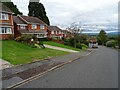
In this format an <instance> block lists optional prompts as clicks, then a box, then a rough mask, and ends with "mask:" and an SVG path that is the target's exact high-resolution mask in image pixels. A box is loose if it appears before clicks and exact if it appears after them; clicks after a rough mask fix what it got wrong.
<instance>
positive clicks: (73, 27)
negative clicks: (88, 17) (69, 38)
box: [67, 22, 82, 48]
mask: <svg viewBox="0 0 120 90" xmlns="http://www.w3.org/2000/svg"><path fill="white" fill-rule="evenodd" d="M67 29H68V30H69V31H71V32H72V34H73V35H74V47H75V48H76V45H77V40H78V36H79V35H80V33H81V32H82V29H81V23H80V22H73V23H71V24H70V27H68V28H67Z"/></svg>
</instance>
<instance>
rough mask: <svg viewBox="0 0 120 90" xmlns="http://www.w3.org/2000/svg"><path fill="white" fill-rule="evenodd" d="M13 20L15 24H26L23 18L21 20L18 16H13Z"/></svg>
mask: <svg viewBox="0 0 120 90" xmlns="http://www.w3.org/2000/svg"><path fill="white" fill-rule="evenodd" d="M13 20H14V22H15V23H16V24H26V23H25V22H24V21H23V20H21V19H20V18H19V17H18V16H13Z"/></svg>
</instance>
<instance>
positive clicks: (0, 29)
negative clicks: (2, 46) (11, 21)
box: [0, 27, 12, 34]
mask: <svg viewBox="0 0 120 90" xmlns="http://www.w3.org/2000/svg"><path fill="white" fill-rule="evenodd" d="M0 34H12V30H11V28H8V27H0Z"/></svg>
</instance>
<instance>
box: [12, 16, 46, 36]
mask: <svg viewBox="0 0 120 90" xmlns="http://www.w3.org/2000/svg"><path fill="white" fill-rule="evenodd" d="M13 20H14V28H15V30H14V33H15V37H19V36H21V35H22V34H32V35H35V36H36V37H37V38H47V24H46V23H44V22H43V21H42V20H40V19H39V18H37V17H32V16H21V15H18V16H14V17H13Z"/></svg>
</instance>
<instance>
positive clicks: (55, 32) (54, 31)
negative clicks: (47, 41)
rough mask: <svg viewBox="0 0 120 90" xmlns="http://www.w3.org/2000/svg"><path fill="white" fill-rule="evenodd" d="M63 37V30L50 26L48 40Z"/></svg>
mask: <svg viewBox="0 0 120 90" xmlns="http://www.w3.org/2000/svg"><path fill="white" fill-rule="evenodd" d="M62 37H63V30H61V29H60V28H59V27H57V26H48V38H57V39H58V38H59V39H61V38H62Z"/></svg>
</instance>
